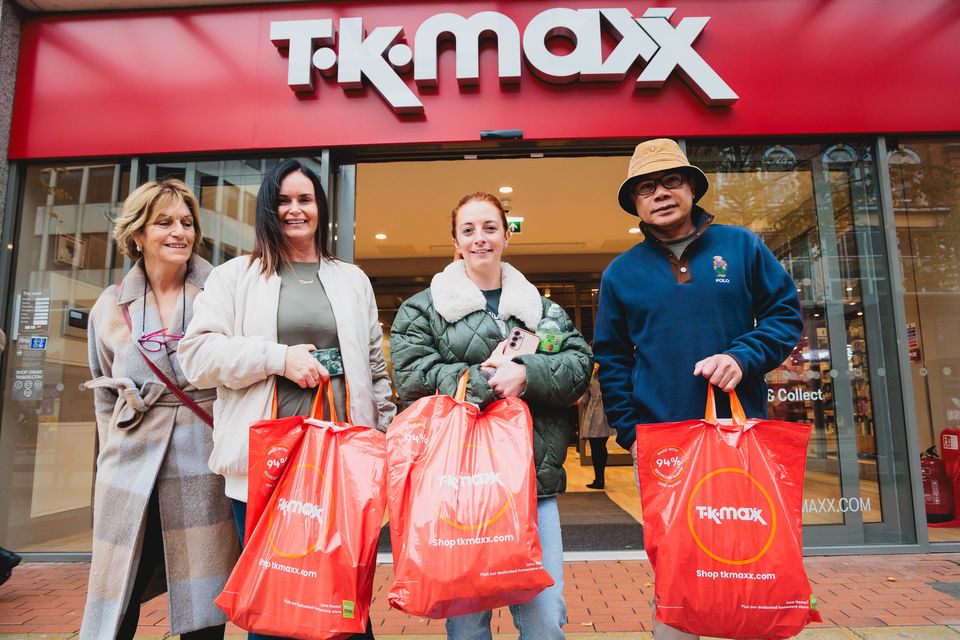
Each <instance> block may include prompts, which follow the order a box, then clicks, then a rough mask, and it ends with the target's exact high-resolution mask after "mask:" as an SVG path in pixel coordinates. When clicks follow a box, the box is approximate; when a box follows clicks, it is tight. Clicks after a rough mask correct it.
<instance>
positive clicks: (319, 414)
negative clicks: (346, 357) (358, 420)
mask: <svg viewBox="0 0 960 640" xmlns="http://www.w3.org/2000/svg"><path fill="white" fill-rule="evenodd" d="M343 382H344V386H346V388H347V389H346V390H347V394H346V396H347V397H346V398H345V403H344V409H345V410H346V412H347V421H348V422H349V420H350V387H349V386H348V385H347V384H346V382H347V381H346V379H344V381H343ZM324 396H326V398H327V403H328V404H327V405H324V402H323V398H324ZM277 406H278V401H277V385H276V384H274V385H273V406H272V408H271V409H270V416H271V417H272V418H273V419H274V420H275V419H276V418H277ZM324 406H329V407H330V422H340V419H339V418H338V417H337V403H336V402H334V400H333V385H332V384H330V379H329V378H327V379H326V380H321V381H320V384H319V385H317V393H316V394H315V395H314V396H313V404H312V405H311V406H310V416H309V417H310V418H312V419H314V420H323V407H324Z"/></svg>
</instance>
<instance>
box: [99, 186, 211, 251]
mask: <svg viewBox="0 0 960 640" xmlns="http://www.w3.org/2000/svg"><path fill="white" fill-rule="evenodd" d="M181 202H182V203H183V204H185V205H187V209H189V210H190V215H192V216H193V233H194V239H193V252H194V253H196V252H197V251H198V249H199V248H200V247H201V246H203V245H202V243H203V233H202V232H201V231H200V203H198V202H197V197H196V196H195V195H193V191H191V190H190V187H188V186H187V185H185V184H184V183H183V182H181V181H180V180H175V179H170V180H152V181H150V182H147V183H146V184H142V185H140V186H139V187H137V188H136V189H134V191H133V193H131V194H130V195H129V196H127V199H126V200H124V201H123V210H122V211H121V212H120V217H119V218H117V221H116V222H115V223H114V228H113V238H114V239H115V240H116V241H117V248H118V249H119V250H120V253H122V254H123V255H125V256H127V257H128V258H131V259H134V260H136V259H137V258H139V257H140V255H141V252H140V250H139V249H137V242H136V236H137V235H138V234H140V233H142V232H143V228H144V227H146V226H147V225H148V224H150V223H151V222H153V221H154V220H155V219H156V217H157V216H158V215H160V213H162V212H163V211H166V210H168V209H170V208H172V207H176V206H178V205H179V204H180V203H181Z"/></svg>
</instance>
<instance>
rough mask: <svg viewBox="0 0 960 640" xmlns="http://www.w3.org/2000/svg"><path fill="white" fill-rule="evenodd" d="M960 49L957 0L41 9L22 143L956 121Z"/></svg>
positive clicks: (449, 138) (202, 144)
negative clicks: (46, 12)
mask: <svg viewBox="0 0 960 640" xmlns="http://www.w3.org/2000/svg"><path fill="white" fill-rule="evenodd" d="M558 10H559V11H558ZM444 14H446V15H444ZM450 14H453V15H450ZM478 14H480V15H479V17H477V16H478ZM438 16H439V17H438ZM464 18H466V19H464ZM278 25H279V26H278ZM445 25H453V27H452V28H453V29H454V31H455V32H456V33H458V34H459V39H458V40H457V41H456V42H454V40H453V39H452V38H449V37H448V36H449V35H450V32H444V31H443V28H444V27H445ZM511 25H512V26H511ZM493 33H497V37H496V38H493V37H490V36H491V34H493ZM304 34H306V35H304ZM478 39H479V40H480V42H481V44H480V46H479V53H476V54H474V53H473V52H472V50H474V49H476V48H477V45H476V42H477V41H478ZM958 42H960V6H958V5H957V3H956V2H955V1H953V0H912V1H910V2H883V3H877V2H876V1H875V0H834V1H832V2H823V1H822V0H777V1H776V2H771V1H769V0H735V1H734V0H730V1H716V0H713V1H711V0H690V1H682V0H677V1H674V2H666V3H664V2H621V3H611V2H592V1H575V2H568V3H564V4H562V5H561V4H558V3H555V2H530V1H521V2H459V3H449V2H419V3H385V2H366V3H324V4H318V3H303V4H300V3H298V4H290V5H263V6H244V7H230V8H204V9H191V10H167V11H150V12H125V13H96V14H84V15H65V16H37V17H29V18H27V19H26V20H25V22H24V25H23V31H22V41H21V54H20V59H19V68H18V75H17V86H16V94H15V104H14V114H13V126H12V132H11V141H10V147H9V156H10V158H11V159H31V158H58V157H60V158H66V157H93V156H116V155H134V154H136V155H142V154H161V153H193V152H214V151H246V150H273V149H294V148H300V147H328V146H348V145H349V146H352V145H386V144H405V143H439V142H463V141H475V140H478V139H479V138H480V132H481V131H482V130H496V129H512V130H522V131H523V135H524V138H525V139H534V140H550V139H611V138H613V139H617V138H620V139H623V138H626V139H631V138H641V137H649V136H659V135H669V136H684V137H696V136H718V137H719V136H723V137H730V136H757V135H793V134H803V135H816V134H836V133H844V134H861V133H862V134H871V133H923V132H956V131H960V108H957V105H958V104H960V65H958V64H957V62H956V60H957V56H958V53H960V47H958V44H957V43H958ZM438 51H439V53H438ZM458 56H461V57H463V61H462V62H461V63H460V64H461V65H462V67H461V68H460V69H459V70H458V68H457V65H458V63H457V57H458ZM433 58H436V60H437V69H436V73H435V80H434V79H432V76H433V74H432V70H431V68H430V67H431V62H432V59H433ZM474 61H475V63H476V64H477V69H476V70H475V71H474V70H472V69H471V68H470V67H471V65H472V64H474ZM711 73H712V74H713V76H711ZM458 75H459V76H460V77H459V78H458ZM714 76H715V77H714ZM638 78H639V79H640V82H639V83H638V82H637V80H638ZM718 81H719V82H718ZM398 83H399V84H398ZM311 85H312V88H311ZM724 87H725V89H724Z"/></svg>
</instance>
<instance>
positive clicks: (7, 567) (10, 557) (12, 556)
mask: <svg viewBox="0 0 960 640" xmlns="http://www.w3.org/2000/svg"><path fill="white" fill-rule="evenodd" d="M6 346H7V334H5V333H4V332H3V329H0V353H3V350H4V348H5V347H6ZM21 560H23V558H21V557H20V555H19V554H16V553H14V552H13V551H10V550H8V549H4V548H3V547H0V585H2V584H3V583H4V582H6V581H7V580H9V579H10V575H11V574H12V573H13V569H14V567H16V566H17V565H18V564H20V561H21Z"/></svg>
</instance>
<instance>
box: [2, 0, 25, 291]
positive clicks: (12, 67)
mask: <svg viewBox="0 0 960 640" xmlns="http://www.w3.org/2000/svg"><path fill="white" fill-rule="evenodd" d="M21 14H22V9H20V7H18V6H17V5H15V4H14V3H13V2H12V1H11V0H0V206H2V204H3V203H4V202H6V198H5V196H6V192H7V179H8V177H9V173H10V172H9V162H8V161H7V147H8V146H9V145H10V121H11V117H12V114H13V90H14V87H15V86H16V84H17V82H16V80H17V59H18V57H19V55H20V21H21ZM5 218H6V211H2V212H0V222H3V221H4V219H5ZM4 250H5V249H4ZM4 275H6V274H4Z"/></svg>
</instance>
